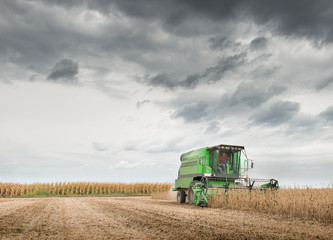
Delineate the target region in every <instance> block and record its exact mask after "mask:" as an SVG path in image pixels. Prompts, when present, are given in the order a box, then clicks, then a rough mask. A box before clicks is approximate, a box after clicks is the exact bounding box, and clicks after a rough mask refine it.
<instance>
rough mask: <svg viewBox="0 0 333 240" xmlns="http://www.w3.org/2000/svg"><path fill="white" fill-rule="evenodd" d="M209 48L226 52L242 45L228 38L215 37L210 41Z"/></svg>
mask: <svg viewBox="0 0 333 240" xmlns="http://www.w3.org/2000/svg"><path fill="white" fill-rule="evenodd" d="M208 42H209V47H210V48H211V49H212V50H224V49H230V48H236V47H239V46H240V45H241V44H240V43H237V42H234V41H232V40H230V39H228V38H227V37H223V36H222V37H213V38H210V39H209V40H208Z"/></svg>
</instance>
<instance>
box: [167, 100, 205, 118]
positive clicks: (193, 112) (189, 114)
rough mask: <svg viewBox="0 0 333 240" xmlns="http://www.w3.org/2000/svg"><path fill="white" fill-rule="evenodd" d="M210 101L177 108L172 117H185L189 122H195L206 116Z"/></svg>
mask: <svg viewBox="0 0 333 240" xmlns="http://www.w3.org/2000/svg"><path fill="white" fill-rule="evenodd" d="M208 107H209V105H208V103H206V102H204V101H199V102H196V103H190V104H185V105H183V106H182V107H181V108H179V109H178V110H176V111H175V112H174V113H173V114H172V115H171V117H172V118H183V119H184V120H185V121H187V122H195V121H199V120H201V119H202V118H203V117H205V115H206V113H207V111H208Z"/></svg>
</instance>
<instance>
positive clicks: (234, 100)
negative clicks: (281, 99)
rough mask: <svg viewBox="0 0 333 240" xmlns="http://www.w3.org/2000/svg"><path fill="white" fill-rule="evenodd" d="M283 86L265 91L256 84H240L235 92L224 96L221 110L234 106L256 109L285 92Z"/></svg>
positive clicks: (273, 86)
mask: <svg viewBox="0 0 333 240" xmlns="http://www.w3.org/2000/svg"><path fill="white" fill-rule="evenodd" d="M286 89H287V88H286V87H284V86H276V85H272V86H270V87H268V88H267V89H265V88H262V87H260V86H258V85H256V83H254V82H251V83H242V84H240V85H239V86H238V87H237V89H236V91H235V92H234V93H233V94H232V95H231V96H228V95H224V96H223V97H222V100H221V108H228V107H234V106H248V107H251V108H256V107H258V106H260V105H261V104H263V103H265V102H266V101H268V100H269V99H271V98H272V97H274V96H276V95H279V94H281V93H282V92H284V91H286Z"/></svg>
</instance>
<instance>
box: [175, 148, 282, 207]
mask: <svg viewBox="0 0 333 240" xmlns="http://www.w3.org/2000/svg"><path fill="white" fill-rule="evenodd" d="M242 157H245V159H244V160H242V159H241V158H242ZM180 161H181V165H180V168H179V171H178V178H177V179H176V181H175V187H174V188H173V190H174V191H178V193H177V202H178V203H179V204H181V203H185V201H186V198H187V199H188V203H189V204H194V205H196V206H207V205H208V200H207V198H208V197H209V196H211V195H214V194H215V193H216V192H218V191H221V190H223V191H225V192H227V191H228V190H229V189H247V190H250V191H251V190H253V189H256V190H263V191H265V190H267V189H279V184H278V181H277V180H275V179H250V178H248V170H249V167H251V168H253V161H252V160H249V159H248V158H247V154H246V151H245V148H244V147H243V146H234V145H224V144H221V145H217V146H212V147H205V148H201V149H198V150H194V151H190V152H187V153H184V154H182V155H181V156H180ZM258 182H261V183H264V184H262V185H260V186H259V187H257V186H256V187H254V184H255V183H258Z"/></svg>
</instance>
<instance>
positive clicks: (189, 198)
mask: <svg viewBox="0 0 333 240" xmlns="http://www.w3.org/2000/svg"><path fill="white" fill-rule="evenodd" d="M198 182H199V181H198V180H194V181H192V182H191V183H190V186H189V187H188V192H187V198H188V204H190V205H193V190H192V188H193V186H194V185H195V184H197V183H198Z"/></svg>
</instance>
